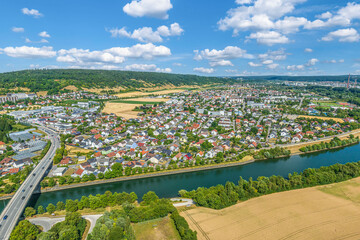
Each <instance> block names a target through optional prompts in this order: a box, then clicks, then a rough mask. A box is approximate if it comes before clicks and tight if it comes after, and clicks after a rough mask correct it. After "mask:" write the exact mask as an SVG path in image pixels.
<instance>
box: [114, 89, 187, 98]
mask: <svg viewBox="0 0 360 240" xmlns="http://www.w3.org/2000/svg"><path fill="white" fill-rule="evenodd" d="M183 91H185V90H184V89H170V90H162V91H156V92H127V93H119V94H115V96H117V97H120V98H125V97H138V96H139V97H141V96H149V95H163V94H170V93H178V92H183Z"/></svg>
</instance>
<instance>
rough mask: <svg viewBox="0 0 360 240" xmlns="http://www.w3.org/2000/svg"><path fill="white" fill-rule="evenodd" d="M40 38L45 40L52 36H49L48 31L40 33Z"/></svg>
mask: <svg viewBox="0 0 360 240" xmlns="http://www.w3.org/2000/svg"><path fill="white" fill-rule="evenodd" d="M39 36H40V37H43V38H49V37H50V34H48V33H47V32H46V31H43V32H40V33H39Z"/></svg>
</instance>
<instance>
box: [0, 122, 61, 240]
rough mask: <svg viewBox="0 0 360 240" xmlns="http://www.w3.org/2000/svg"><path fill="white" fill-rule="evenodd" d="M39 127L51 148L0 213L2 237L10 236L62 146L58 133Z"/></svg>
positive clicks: (0, 232) (0, 237) (0, 235)
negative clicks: (45, 135)
mask: <svg viewBox="0 0 360 240" xmlns="http://www.w3.org/2000/svg"><path fill="white" fill-rule="evenodd" d="M38 128H39V129H40V130H42V131H44V132H46V133H47V134H48V137H49V138H50V141H51V146H50V149H49V151H48V152H47V154H46V155H45V156H44V158H43V159H42V160H41V161H40V162H39V163H38V165H37V166H36V167H35V168H34V170H33V171H32V172H31V173H30V175H29V176H28V177H27V178H26V179H25V181H24V182H23V183H22V184H21V186H20V187H19V189H18V190H17V192H16V193H15V194H14V196H13V197H12V198H11V200H10V202H9V203H8V204H7V205H6V207H5V209H4V210H3V211H2V213H1V215H0V239H9V238H10V234H11V232H12V230H13V228H14V227H15V225H16V223H17V222H18V220H19V218H20V216H21V214H22V212H23V211H24V209H25V207H26V205H27V203H28V201H29V199H30V197H31V195H32V194H33V192H34V189H35V188H36V187H37V186H38V185H39V183H40V181H41V180H42V178H43V176H44V174H45V172H46V171H47V170H48V169H49V167H50V166H51V164H52V159H53V157H54V155H55V151H56V149H57V148H59V147H60V139H59V137H58V135H57V133H55V132H54V131H52V130H51V129H49V128H46V127H43V126H38Z"/></svg>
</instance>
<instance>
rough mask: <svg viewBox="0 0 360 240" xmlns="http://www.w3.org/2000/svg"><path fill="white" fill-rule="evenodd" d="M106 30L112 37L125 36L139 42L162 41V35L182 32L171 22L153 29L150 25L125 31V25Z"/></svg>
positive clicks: (176, 24) (178, 26)
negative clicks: (168, 25)
mask: <svg viewBox="0 0 360 240" xmlns="http://www.w3.org/2000/svg"><path fill="white" fill-rule="evenodd" d="M108 31H109V32H110V33H111V36H112V37H127V38H131V39H135V40H138V41H140V42H162V41H163V37H170V36H179V35H181V34H182V33H183V32H184V30H183V29H182V28H181V27H180V25H179V24H178V23H173V24H171V25H170V27H167V26H164V25H163V26H160V27H158V28H157V30H155V31H153V29H152V28H151V27H143V28H138V29H136V30H134V31H133V32H128V31H126V28H125V27H122V28H120V29H118V28H113V29H110V30H108Z"/></svg>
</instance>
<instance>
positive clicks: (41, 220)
mask: <svg viewBox="0 0 360 240" xmlns="http://www.w3.org/2000/svg"><path fill="white" fill-rule="evenodd" d="M101 216H102V214H98V215H84V216H82V217H83V218H85V219H86V220H89V221H90V229H89V232H88V234H89V233H91V232H92V230H93V229H94V227H95V224H96V221H97V220H98V219H99V218H100V217H101ZM29 221H30V222H31V223H32V224H35V225H40V226H42V227H43V231H44V232H47V231H49V230H50V229H51V227H52V226H54V225H55V224H56V223H58V222H62V221H65V217H51V218H50V217H38V218H31V219H29Z"/></svg>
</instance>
